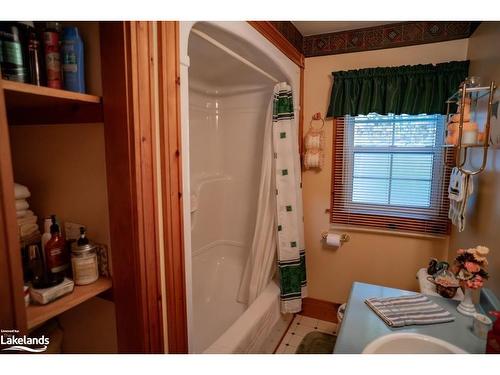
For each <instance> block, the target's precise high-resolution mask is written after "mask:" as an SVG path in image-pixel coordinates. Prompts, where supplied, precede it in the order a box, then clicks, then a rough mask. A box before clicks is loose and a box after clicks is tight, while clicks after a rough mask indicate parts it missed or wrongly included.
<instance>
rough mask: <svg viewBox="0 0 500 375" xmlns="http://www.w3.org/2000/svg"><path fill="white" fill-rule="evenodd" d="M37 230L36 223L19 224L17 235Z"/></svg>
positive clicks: (24, 234) (26, 234)
mask: <svg viewBox="0 0 500 375" xmlns="http://www.w3.org/2000/svg"><path fill="white" fill-rule="evenodd" d="M37 230H38V224H36V223H35V224H24V225H20V226H19V236H21V237H23V236H29V235H30V234H32V233H34V232H36V231H37Z"/></svg>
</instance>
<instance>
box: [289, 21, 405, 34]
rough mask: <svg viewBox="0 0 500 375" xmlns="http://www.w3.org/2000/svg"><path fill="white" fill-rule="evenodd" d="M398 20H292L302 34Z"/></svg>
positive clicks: (359, 27) (360, 27)
mask: <svg viewBox="0 0 500 375" xmlns="http://www.w3.org/2000/svg"><path fill="white" fill-rule="evenodd" d="M395 22H398V21H292V23H293V24H294V25H295V27H296V28H297V29H299V31H300V33H301V34H302V35H303V36H308V35H318V34H326V33H336V32H339V31H345V30H355V29H362V28H365V27H373V26H380V25H387V24H390V23H395Z"/></svg>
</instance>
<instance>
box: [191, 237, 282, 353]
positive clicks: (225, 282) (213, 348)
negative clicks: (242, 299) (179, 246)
mask: <svg viewBox="0 0 500 375" xmlns="http://www.w3.org/2000/svg"><path fill="white" fill-rule="evenodd" d="M247 253H248V248H247V246H245V245H244V244H242V243H238V242H235V241H225V240H219V241H214V242H212V243H210V244H209V245H207V246H204V247H203V248H201V249H199V250H197V251H196V252H195V253H194V254H193V273H194V274H195V275H196V276H198V277H196V278H195V282H194V284H193V293H194V294H193V295H194V301H195V302H194V303H195V310H194V326H195V332H196V335H195V341H194V345H193V349H194V352H195V353H272V351H273V350H274V348H275V347H276V346H277V344H278V343H279V339H280V338H281V336H282V333H284V331H285V330H286V328H287V327H288V323H289V322H290V320H291V318H292V317H291V315H290V314H288V315H282V314H281V313H280V303H279V292H280V290H279V287H278V285H277V284H276V282H275V281H274V280H273V281H271V282H270V283H269V284H268V286H267V287H266V289H264V291H263V292H262V293H261V294H260V295H259V297H258V298H257V299H256V300H255V301H254V302H253V303H252V304H251V305H250V306H247V305H246V304H243V303H239V302H238V301H237V295H238V288H239V281H240V279H241V275H242V274H243V268H244V265H245V259H246V254H247Z"/></svg>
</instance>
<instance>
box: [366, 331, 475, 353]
mask: <svg viewBox="0 0 500 375" xmlns="http://www.w3.org/2000/svg"><path fill="white" fill-rule="evenodd" d="M465 353H467V352H466V351H465V350H463V349H460V348H459V347H457V346H455V345H453V344H450V343H449V342H447V341H444V340H440V339H437V338H435V337H432V336H427V335H422V334H420V333H411V332H402V333H391V334H388V335H385V336H382V337H379V338H377V339H375V340H373V341H372V342H370V343H369V344H368V345H367V346H366V347H365V349H364V350H363V354H465Z"/></svg>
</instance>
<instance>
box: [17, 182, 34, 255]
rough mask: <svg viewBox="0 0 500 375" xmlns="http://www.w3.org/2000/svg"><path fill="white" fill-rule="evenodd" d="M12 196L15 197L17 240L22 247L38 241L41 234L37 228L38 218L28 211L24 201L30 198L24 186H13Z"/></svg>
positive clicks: (26, 202)
mask: <svg viewBox="0 0 500 375" xmlns="http://www.w3.org/2000/svg"><path fill="white" fill-rule="evenodd" d="M14 194H15V197H16V215H17V225H18V227H19V239H20V241H21V245H22V246H26V245H29V244H33V243H36V242H38V241H40V238H41V234H40V230H39V228H38V224H37V221H38V218H37V217H36V216H35V214H34V213H33V211H31V210H30V209H29V207H30V205H29V204H28V201H27V200H26V199H27V198H29V197H30V196H31V193H30V191H29V190H28V188H27V187H26V186H23V185H20V184H14Z"/></svg>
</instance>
